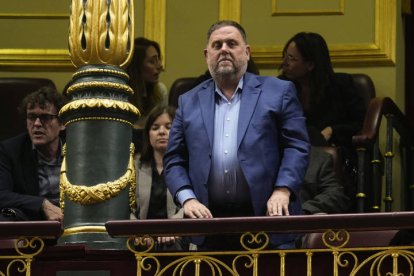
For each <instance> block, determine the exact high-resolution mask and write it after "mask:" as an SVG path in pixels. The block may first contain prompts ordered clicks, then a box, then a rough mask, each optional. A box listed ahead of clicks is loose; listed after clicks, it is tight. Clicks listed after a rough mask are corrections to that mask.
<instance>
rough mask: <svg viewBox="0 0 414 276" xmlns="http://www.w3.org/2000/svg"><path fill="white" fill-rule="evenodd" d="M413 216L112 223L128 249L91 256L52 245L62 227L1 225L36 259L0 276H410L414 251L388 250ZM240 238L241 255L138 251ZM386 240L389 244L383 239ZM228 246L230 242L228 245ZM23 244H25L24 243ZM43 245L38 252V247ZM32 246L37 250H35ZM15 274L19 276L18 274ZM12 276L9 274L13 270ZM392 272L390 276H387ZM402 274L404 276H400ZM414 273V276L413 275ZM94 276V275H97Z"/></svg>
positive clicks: (14, 261) (13, 261) (76, 247)
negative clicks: (294, 238) (61, 274)
mask: <svg viewBox="0 0 414 276" xmlns="http://www.w3.org/2000/svg"><path fill="white" fill-rule="evenodd" d="M413 222H414V212H395V213H392V212H388V213H385V212H383V213H366V214H343V215H312V216H289V217H244V218H240V217H235V218H214V219H169V220H125V221H108V222H107V223H106V225H105V226H106V229H107V230H108V233H109V234H110V235H111V236H113V237H114V238H121V239H125V237H127V238H128V242H127V243H126V245H125V249H111V248H107V249H92V248H87V247H85V246H82V245H81V244H72V245H71V244H59V241H58V243H57V244H56V245H48V243H47V242H45V239H47V238H53V239H56V238H57V237H58V236H59V235H60V234H61V225H60V223H58V222H23V223H20V222H8V223H0V239H1V238H6V237H7V238H18V237H21V238H19V240H20V242H16V243H15V245H16V247H15V249H16V250H17V252H23V250H22V246H23V245H27V246H23V247H24V248H27V249H30V248H31V249H32V250H33V252H31V253H28V254H26V253H18V254H4V252H9V251H4V249H0V257H1V259H0V264H3V263H4V262H5V261H7V262H8V265H7V264H6V266H7V268H6V270H0V275H32V276H38V275H39V276H49V275H57V274H56V273H57V272H58V271H66V273H67V274H65V275H71V276H72V275H85V273H87V272H86V271H90V272H97V271H98V272H100V273H105V275H111V276H116V275H119V276H129V275H184V276H185V275H196V276H199V275H254V276H258V275H282V276H285V275H309V276H310V275H327V276H330V275H334V276H337V275H347V276H348V275H364V276H365V275H379V274H378V273H377V272H378V271H379V272H381V273H382V274H380V275H412V273H413V267H414V254H413V250H414V246H412V245H410V241H408V243H407V245H403V246H390V245H389V244H388V242H389V240H390V239H391V238H392V237H393V235H394V234H395V233H396V231H397V230H399V229H414V223H413ZM218 233H219V234H223V233H229V234H231V233H243V236H242V237H243V238H242V239H241V245H242V246H243V247H244V248H245V250H241V251H215V252H206V251H204V252H203V251H155V250H153V249H152V247H151V244H150V245H149V246H148V247H147V248H142V247H137V246H135V245H134V243H135V241H136V238H137V237H144V236H147V237H149V238H150V240H153V239H152V237H156V236H167V235H168V236H169V235H174V236H176V235H179V236H191V235H212V234H218ZM272 233H276V234H278V233H304V234H306V235H307V236H310V235H315V236H316V237H318V238H319V239H320V240H319V242H318V241H316V242H315V243H308V244H307V247H306V248H302V249H294V250H293V249H292V250H275V249H268V248H267V244H268V238H269V235H270V234H272ZM384 237H385V238H384ZM223 242H225V241H223ZM22 243H23V244H22ZM35 243H39V244H40V246H33V245H35ZM32 247H33V248H32ZM16 266H17V267H18V268H17V269H18V271H17V270H16ZM11 270H13V272H12V273H9V271H11ZM387 273H388V274H387ZM398 273H399V274H398ZM410 273H411V274H410ZM95 275H97V274H95Z"/></svg>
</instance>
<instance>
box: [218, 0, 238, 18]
mask: <svg viewBox="0 0 414 276" xmlns="http://www.w3.org/2000/svg"><path fill="white" fill-rule="evenodd" d="M240 13H241V0H219V19H220V20H225V19H228V20H234V21H236V22H240Z"/></svg>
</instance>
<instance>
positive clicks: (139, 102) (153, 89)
mask: <svg viewBox="0 0 414 276" xmlns="http://www.w3.org/2000/svg"><path fill="white" fill-rule="evenodd" d="M134 45H135V46H134V55H133V57H132V60H131V63H130V64H129V65H128V67H127V68H126V72H127V73H128V75H129V78H130V79H129V85H130V86H131V88H132V89H133V90H134V95H133V96H132V97H131V103H132V104H134V105H135V106H136V107H137V108H138V109H139V110H140V112H141V118H140V120H138V122H137V123H136V125H135V128H141V129H142V128H143V126H144V124H145V120H146V117H147V115H148V113H149V111H150V110H152V109H153V108H154V106H156V105H157V104H167V100H168V91H167V88H166V87H165V85H164V84H163V83H161V82H159V76H160V73H161V71H162V64H161V49H160V46H159V44H158V43H157V42H155V41H152V40H149V39H146V38H144V37H138V38H136V39H135V41H134Z"/></svg>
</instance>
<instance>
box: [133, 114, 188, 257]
mask: <svg viewBox="0 0 414 276" xmlns="http://www.w3.org/2000/svg"><path fill="white" fill-rule="evenodd" d="M174 116H175V108H173V107H168V106H156V107H155V108H154V109H153V110H152V111H151V112H150V113H149V115H148V119H147V121H146V124H145V128H144V136H143V148H142V154H141V155H139V154H138V155H137V156H136V172H137V189H136V202H137V212H136V217H137V218H139V219H166V218H182V217H183V210H182V209H180V208H179V207H178V206H177V205H176V204H175V202H174V199H173V197H172V195H171V194H170V192H169V191H168V189H167V186H166V184H165V180H164V165H163V158H164V153H165V151H166V149H167V144H168V138H169V133H170V128H171V124H172V120H173V118H174ZM156 246H157V247H156V249H168V250H181V249H182V248H183V247H182V241H181V239H180V238H178V237H158V238H157V244H156Z"/></svg>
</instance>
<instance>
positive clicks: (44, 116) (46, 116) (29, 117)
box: [26, 113, 59, 124]
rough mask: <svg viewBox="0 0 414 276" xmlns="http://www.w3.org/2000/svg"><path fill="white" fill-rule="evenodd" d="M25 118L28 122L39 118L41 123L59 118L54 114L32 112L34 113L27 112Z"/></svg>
mask: <svg viewBox="0 0 414 276" xmlns="http://www.w3.org/2000/svg"><path fill="white" fill-rule="evenodd" d="M26 118H27V120H29V121H30V122H35V121H36V120H37V118H39V120H40V122H41V123H42V124H45V123H50V122H51V121H52V120H53V119H55V118H59V116H58V115H56V114H47V113H45V114H34V113H27V115H26Z"/></svg>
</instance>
